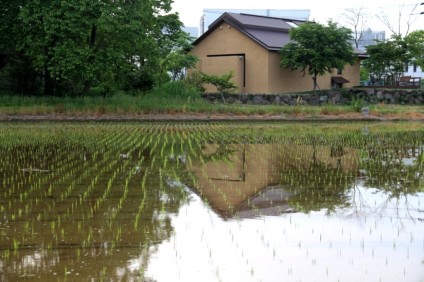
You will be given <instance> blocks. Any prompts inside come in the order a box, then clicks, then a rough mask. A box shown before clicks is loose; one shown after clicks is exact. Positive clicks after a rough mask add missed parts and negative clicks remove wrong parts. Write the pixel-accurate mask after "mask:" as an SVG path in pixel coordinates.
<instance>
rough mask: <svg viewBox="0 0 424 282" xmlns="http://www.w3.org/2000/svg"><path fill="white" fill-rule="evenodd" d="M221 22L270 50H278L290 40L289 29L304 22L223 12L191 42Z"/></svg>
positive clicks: (212, 29) (203, 36)
mask: <svg viewBox="0 0 424 282" xmlns="http://www.w3.org/2000/svg"><path fill="white" fill-rule="evenodd" d="M223 22H226V23H228V24H230V25H231V26H233V27H234V28H236V29H237V30H239V31H240V32H242V33H244V34H245V35H247V36H248V37H250V38H251V39H252V40H254V41H256V42H257V43H259V44H260V45H262V46H263V47H264V48H266V49H267V50H272V51H278V50H280V49H281V47H283V46H284V45H286V44H287V43H288V42H290V37H289V30H290V29H291V28H293V27H296V26H298V25H300V24H302V23H304V21H300V20H292V19H283V18H274V17H266V16H257V15H248V14H236V13H224V14H223V15H222V16H221V17H219V18H218V19H217V20H216V21H214V22H213V23H212V24H211V25H210V26H209V29H208V31H206V32H205V33H204V34H202V35H201V36H200V37H199V38H198V39H197V40H196V41H194V43H193V44H194V45H197V44H198V43H199V42H200V41H202V40H203V39H204V38H205V37H207V36H208V34H210V33H211V32H213V31H214V30H215V29H216V28H218V27H219V26H220V25H221V24H222V23H223Z"/></svg>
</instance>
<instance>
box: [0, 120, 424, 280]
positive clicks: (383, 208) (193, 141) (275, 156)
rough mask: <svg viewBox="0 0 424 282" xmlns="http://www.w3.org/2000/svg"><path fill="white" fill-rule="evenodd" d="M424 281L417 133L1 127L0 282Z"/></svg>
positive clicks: (420, 138) (365, 126) (422, 162)
mask: <svg viewBox="0 0 424 282" xmlns="http://www.w3.org/2000/svg"><path fill="white" fill-rule="evenodd" d="M23 280H24V281H65V280H67V281H411V282H416V281H424V125H423V124H422V123H413V122H410V123H300V122H299V123H281V122H273V123H272V122H270V123H260V122H256V123H255V122H253V123H252V122H219V123H218V122H216V123H215V122H210V123H207V122H203V123H202V122H197V123H196V122H192V123H189V122H187V123H176V122H156V123H148V122H144V123H124V122H123V123H98V122H86V123H63V122H56V123H55V122H53V123H49V122H39V123H30V122H22V123H0V281H23Z"/></svg>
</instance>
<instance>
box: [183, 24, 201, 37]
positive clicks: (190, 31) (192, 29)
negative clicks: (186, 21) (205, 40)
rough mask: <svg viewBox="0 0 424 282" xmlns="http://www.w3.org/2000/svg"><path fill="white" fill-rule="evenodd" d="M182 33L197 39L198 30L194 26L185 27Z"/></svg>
mask: <svg viewBox="0 0 424 282" xmlns="http://www.w3.org/2000/svg"><path fill="white" fill-rule="evenodd" d="M183 31H185V32H187V33H188V34H190V36H191V37H194V38H197V37H199V28H198V27H195V26H185V27H183Z"/></svg>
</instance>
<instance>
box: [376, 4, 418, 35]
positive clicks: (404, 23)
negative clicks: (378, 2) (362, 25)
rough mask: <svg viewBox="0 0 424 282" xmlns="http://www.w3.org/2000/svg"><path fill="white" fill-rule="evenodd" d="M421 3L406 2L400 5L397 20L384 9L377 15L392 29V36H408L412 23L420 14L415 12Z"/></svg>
mask: <svg viewBox="0 0 424 282" xmlns="http://www.w3.org/2000/svg"><path fill="white" fill-rule="evenodd" d="M419 5H420V4H419V3H416V4H413V5H412V6H411V5H406V4H405V3H403V4H401V5H399V9H398V13H397V19H396V20H393V19H391V17H389V16H388V15H387V14H385V13H384V10H383V9H382V11H383V12H381V11H379V13H378V14H376V17H377V18H378V19H379V20H380V21H381V22H382V23H383V24H384V25H385V26H386V27H387V28H388V29H389V30H390V32H391V33H392V36H395V37H406V36H407V35H408V34H409V31H410V29H411V26H412V24H413V23H414V22H415V21H416V20H417V19H418V16H419V15H420V14H419V13H416V12H415V11H416V9H417V8H418V6H419ZM421 5H422V3H421Z"/></svg>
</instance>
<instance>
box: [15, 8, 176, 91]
mask: <svg viewBox="0 0 424 282" xmlns="http://www.w3.org/2000/svg"><path fill="white" fill-rule="evenodd" d="M25 2H26V3H25V4H24V5H23V7H22V9H21V11H20V19H21V21H22V23H23V25H22V26H23V27H24V28H23V31H24V37H23V40H22V41H21V44H20V48H21V50H22V51H24V52H25V53H26V54H27V55H28V56H29V57H30V58H31V59H32V60H33V63H34V65H35V67H36V68H37V69H38V70H39V71H40V72H41V73H43V76H44V79H43V81H44V93H45V94H52V93H54V92H56V91H57V90H58V89H59V86H60V85H61V84H62V85H63V84H66V86H67V87H69V86H71V87H73V88H74V89H75V90H76V91H77V92H80V93H83V94H86V93H88V92H89V91H90V89H91V87H92V85H93V83H97V84H99V83H110V82H111V81H113V82H114V83H115V84H117V85H118V86H119V87H123V86H125V85H126V86H128V85H130V87H137V88H143V87H146V85H151V84H152V81H153V80H154V79H153V78H152V76H154V71H155V68H156V69H157V67H156V66H157V65H158V62H159V58H160V50H159V49H160V44H159V43H160V39H161V38H162V37H164V36H165V35H163V32H162V31H163V30H164V29H165V28H166V23H165V24H164V23H163V22H162V18H163V17H166V16H169V15H170V14H169V13H170V10H171V3H172V0H133V1H128V0H98V1H91V0H74V1H53V0H28V1H25ZM180 27H181V26H178V28H180ZM147 87H149V86H147Z"/></svg>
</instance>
